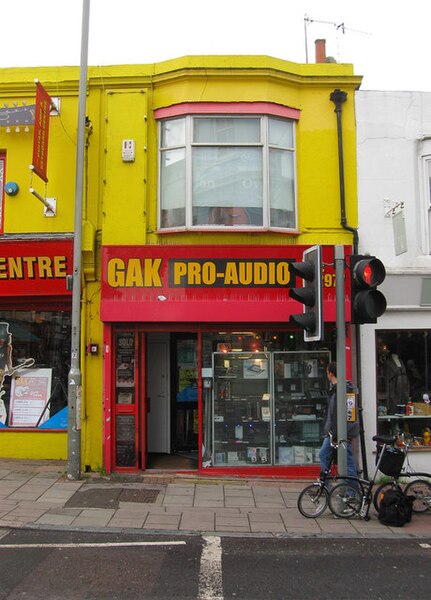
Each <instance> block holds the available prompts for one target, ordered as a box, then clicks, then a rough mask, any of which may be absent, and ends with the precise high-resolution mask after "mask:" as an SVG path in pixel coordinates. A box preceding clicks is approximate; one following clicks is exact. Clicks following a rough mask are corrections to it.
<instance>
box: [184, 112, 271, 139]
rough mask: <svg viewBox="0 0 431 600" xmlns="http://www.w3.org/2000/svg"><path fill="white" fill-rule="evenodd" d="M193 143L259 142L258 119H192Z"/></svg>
mask: <svg viewBox="0 0 431 600" xmlns="http://www.w3.org/2000/svg"><path fill="white" fill-rule="evenodd" d="M193 141H194V142H198V143H224V144H227V143H236V144H239V143H243V144H252V143H259V142H260V119H255V118H244V119H242V118H227V119H214V118H208V119H206V118H203V119H200V118H199V119H198V118H196V119H194V122H193Z"/></svg>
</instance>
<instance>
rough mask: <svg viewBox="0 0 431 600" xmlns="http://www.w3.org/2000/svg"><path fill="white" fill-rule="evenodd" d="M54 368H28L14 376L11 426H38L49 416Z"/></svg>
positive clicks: (11, 395) (11, 397)
mask: <svg viewBox="0 0 431 600" xmlns="http://www.w3.org/2000/svg"><path fill="white" fill-rule="evenodd" d="M51 382H52V369H28V370H25V371H21V373H20V374H19V375H16V376H15V377H13V378H12V382H11V390H10V416H9V426H10V427H36V426H37V425H41V424H42V423H44V422H45V421H46V420H47V419H48V418H49V401H50V397H51Z"/></svg>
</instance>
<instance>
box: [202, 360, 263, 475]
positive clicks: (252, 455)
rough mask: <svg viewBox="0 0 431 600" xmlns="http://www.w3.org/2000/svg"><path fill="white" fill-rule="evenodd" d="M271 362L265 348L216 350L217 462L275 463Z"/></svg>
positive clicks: (214, 457) (215, 411) (214, 404)
mask: <svg viewBox="0 0 431 600" xmlns="http://www.w3.org/2000/svg"><path fill="white" fill-rule="evenodd" d="M270 363H271V361H270V355H269V354H268V353H262V352H259V353H250V352H217V353H214V354H213V374H214V387H213V453H212V464H213V465H214V466H216V467H226V466H229V467H234V466H251V465H267V464H271V463H272V453H271V401H270V398H271V397H270V368H271V364H270Z"/></svg>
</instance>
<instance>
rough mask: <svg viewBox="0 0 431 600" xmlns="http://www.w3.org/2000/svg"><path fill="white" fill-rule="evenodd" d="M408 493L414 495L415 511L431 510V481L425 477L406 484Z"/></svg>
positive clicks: (406, 492)
mask: <svg viewBox="0 0 431 600" xmlns="http://www.w3.org/2000/svg"><path fill="white" fill-rule="evenodd" d="M404 492H405V494H406V495H408V496H409V495H410V496H414V501H413V512H416V513H421V512H425V511H426V510H431V483H430V482H429V481H426V480H425V479H415V480H414V481H411V482H410V483H409V484H407V485H406V489H405V490H404Z"/></svg>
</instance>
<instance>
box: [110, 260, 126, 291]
mask: <svg viewBox="0 0 431 600" xmlns="http://www.w3.org/2000/svg"><path fill="white" fill-rule="evenodd" d="M124 273H125V265H124V261H123V260H121V258H112V259H111V260H110V261H109V262H108V269H107V275H108V285H109V286H111V287H114V288H115V287H124Z"/></svg>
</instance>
